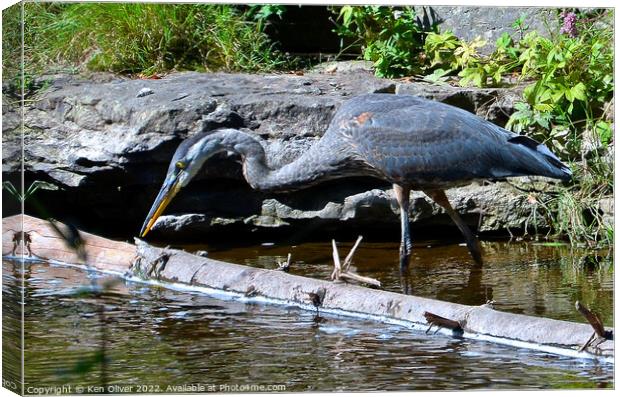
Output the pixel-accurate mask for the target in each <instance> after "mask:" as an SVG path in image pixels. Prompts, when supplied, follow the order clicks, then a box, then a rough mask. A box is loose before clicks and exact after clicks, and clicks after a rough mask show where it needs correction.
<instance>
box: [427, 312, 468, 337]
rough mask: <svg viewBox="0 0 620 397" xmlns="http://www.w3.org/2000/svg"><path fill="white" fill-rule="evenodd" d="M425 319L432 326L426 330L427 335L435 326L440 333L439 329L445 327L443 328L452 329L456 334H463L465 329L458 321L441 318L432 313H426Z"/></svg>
mask: <svg viewBox="0 0 620 397" xmlns="http://www.w3.org/2000/svg"><path fill="white" fill-rule="evenodd" d="M424 318H425V319H426V321H427V322H428V323H429V324H430V326H429V327H428V329H427V330H426V333H428V331H430V330H431V328H432V327H433V325H435V326H437V328H438V329H437V331H439V328H442V327H443V328H448V329H451V330H452V331H454V332H463V327H462V326H461V323H459V322H458V321H454V320H450V319H449V318H445V317H441V316H438V315H437V314H433V313H430V312H424ZM437 331H435V332H437Z"/></svg>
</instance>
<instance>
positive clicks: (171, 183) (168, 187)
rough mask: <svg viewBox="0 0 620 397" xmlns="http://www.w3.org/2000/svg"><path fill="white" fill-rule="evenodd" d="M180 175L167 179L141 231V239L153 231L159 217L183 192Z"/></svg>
mask: <svg viewBox="0 0 620 397" xmlns="http://www.w3.org/2000/svg"><path fill="white" fill-rule="evenodd" d="M179 175H180V173H179V174H177V175H175V176H174V177H172V178H170V179H167V180H166V182H164V185H163V186H162V187H161V190H160V191H159V193H158V194H157V197H156V198H155V202H153V206H152V207H151V210H150V211H149V214H148V216H147V217H146V219H145V220H144V224H143V225H142V229H141V230H140V237H144V236H146V234H147V233H148V232H149V231H150V230H151V228H152V227H153V225H154V224H155V221H156V220H157V218H159V216H160V215H161V214H162V212H164V210H165V209H166V207H167V206H168V204H170V201H171V200H172V198H173V197H174V196H176V194H177V193H178V192H179V190H181V185H180V183H179Z"/></svg>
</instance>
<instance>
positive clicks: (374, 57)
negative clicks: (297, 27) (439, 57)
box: [333, 6, 426, 77]
mask: <svg viewBox="0 0 620 397" xmlns="http://www.w3.org/2000/svg"><path fill="white" fill-rule="evenodd" d="M333 11H334V12H337V13H338V21H339V22H340V24H338V25H337V27H336V32H337V33H338V34H339V35H340V36H342V37H346V38H351V39H353V40H354V44H356V45H359V46H360V48H361V51H362V54H363V57H364V59H366V60H369V61H372V62H373V64H374V67H375V74H376V75H377V76H380V77H397V76H405V75H411V74H413V73H419V71H420V70H421V60H420V56H422V55H423V52H422V50H423V46H424V40H425V36H426V32H424V31H423V29H422V27H421V26H420V24H419V23H418V21H417V18H416V13H415V11H414V9H413V7H385V6H344V7H341V8H339V9H333Z"/></svg>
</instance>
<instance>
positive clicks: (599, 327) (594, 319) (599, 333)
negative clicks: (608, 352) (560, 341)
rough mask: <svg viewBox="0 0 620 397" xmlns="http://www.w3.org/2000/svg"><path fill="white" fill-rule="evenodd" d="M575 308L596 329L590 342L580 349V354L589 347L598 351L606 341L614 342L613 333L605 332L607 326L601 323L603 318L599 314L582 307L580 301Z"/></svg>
mask: <svg viewBox="0 0 620 397" xmlns="http://www.w3.org/2000/svg"><path fill="white" fill-rule="evenodd" d="M575 308H576V309H577V311H578V312H579V313H581V314H582V315H583V317H585V319H586V320H587V321H588V323H590V325H591V326H592V328H593V329H594V332H593V333H592V335H590V338H589V339H588V341H587V342H586V343H584V344H583V346H581V347H580V348H579V351H580V352H582V351H584V350H585V349H587V348H588V347H590V348H592V349H595V350H596V349H598V345H600V344H601V343H603V342H605V341H606V340H613V333H612V331H606V330H605V326H604V325H603V322H602V321H601V317H600V316H599V315H598V314H597V313H594V312H593V311H591V310H590V309H588V308H587V307H585V306H584V305H582V304H581V302H579V301H576V302H575Z"/></svg>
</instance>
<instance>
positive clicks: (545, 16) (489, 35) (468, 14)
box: [416, 6, 555, 54]
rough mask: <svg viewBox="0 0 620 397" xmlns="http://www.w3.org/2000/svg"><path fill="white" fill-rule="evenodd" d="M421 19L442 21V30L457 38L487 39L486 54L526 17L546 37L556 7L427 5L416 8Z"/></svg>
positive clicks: (440, 23)
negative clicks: (517, 22)
mask: <svg viewBox="0 0 620 397" xmlns="http://www.w3.org/2000/svg"><path fill="white" fill-rule="evenodd" d="M416 11H417V12H418V14H419V15H420V17H419V19H420V21H421V22H423V23H425V24H427V25H428V24H429V23H432V22H438V23H439V28H440V30H441V31H446V30H451V31H452V33H454V34H455V35H456V36H457V37H459V38H461V39H464V40H467V41H470V40H473V39H475V38H476V37H480V38H482V39H484V40H486V45H485V46H484V47H482V49H481V52H482V53H487V54H488V53H491V52H492V51H493V48H494V45H495V42H496V40H497V39H498V38H499V37H500V36H501V35H502V34H503V33H509V34H512V33H514V32H515V29H514V28H513V27H512V25H513V23H514V22H515V21H516V20H517V19H518V18H520V17H521V16H524V25H525V26H529V30H530V31H532V30H535V31H537V32H539V33H540V34H543V35H546V34H547V31H548V28H547V26H546V25H547V24H548V25H549V26H550V27H551V28H553V27H554V23H555V22H553V21H554V20H555V18H553V17H552V16H553V15H552V13H553V12H554V9H552V8H538V7H471V6H459V7H453V6H424V7H416Z"/></svg>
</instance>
